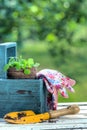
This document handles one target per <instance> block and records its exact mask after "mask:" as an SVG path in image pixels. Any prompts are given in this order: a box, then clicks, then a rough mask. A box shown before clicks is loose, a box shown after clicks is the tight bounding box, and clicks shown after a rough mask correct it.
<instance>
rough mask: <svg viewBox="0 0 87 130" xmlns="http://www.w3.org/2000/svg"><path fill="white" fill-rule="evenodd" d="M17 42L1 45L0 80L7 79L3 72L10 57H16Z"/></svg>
mask: <svg viewBox="0 0 87 130" xmlns="http://www.w3.org/2000/svg"><path fill="white" fill-rule="evenodd" d="M16 50H17V49H16V42H7V43H2V44H0V78H7V74H6V72H5V71H4V70H3V68H4V65H5V64H7V62H8V60H9V58H10V57H16V52H17V51H16Z"/></svg>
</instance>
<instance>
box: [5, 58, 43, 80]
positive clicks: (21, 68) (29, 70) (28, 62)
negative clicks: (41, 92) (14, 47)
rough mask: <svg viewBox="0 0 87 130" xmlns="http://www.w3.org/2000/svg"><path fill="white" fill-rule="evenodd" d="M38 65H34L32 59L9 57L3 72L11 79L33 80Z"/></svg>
mask: <svg viewBox="0 0 87 130" xmlns="http://www.w3.org/2000/svg"><path fill="white" fill-rule="evenodd" d="M39 65H40V64H39V63H34V60H33V58H29V59H23V58H22V57H21V56H20V57H17V58H15V57H11V58H10V59H9V61H8V63H7V64H6V65H5V66H4V70H5V71H7V76H8V78H11V79H28V78H30V79H34V78H36V72H37V67H38V66H39Z"/></svg>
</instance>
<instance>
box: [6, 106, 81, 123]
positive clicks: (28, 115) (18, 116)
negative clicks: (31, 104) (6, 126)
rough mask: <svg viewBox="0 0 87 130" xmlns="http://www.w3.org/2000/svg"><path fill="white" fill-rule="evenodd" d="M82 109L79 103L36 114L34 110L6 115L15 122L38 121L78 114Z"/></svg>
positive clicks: (8, 120) (7, 118)
mask: <svg viewBox="0 0 87 130" xmlns="http://www.w3.org/2000/svg"><path fill="white" fill-rule="evenodd" d="M79 111H80V109H79V107H78V105H71V106H68V107H67V108H63V109H60V110H53V111H49V112H46V113H43V114H35V113H34V112H33V111H20V112H10V113H8V114H6V115H5V116H4V119H5V121H7V122H9V123H14V124H30V123H38V122H42V121H45V120H48V119H52V118H57V117H59V116H64V115H69V114H76V113H78V112H79Z"/></svg>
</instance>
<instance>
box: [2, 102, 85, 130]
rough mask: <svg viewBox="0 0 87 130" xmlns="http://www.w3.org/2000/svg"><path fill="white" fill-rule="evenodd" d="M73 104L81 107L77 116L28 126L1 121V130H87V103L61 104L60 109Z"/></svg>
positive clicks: (63, 117)
mask: <svg viewBox="0 0 87 130" xmlns="http://www.w3.org/2000/svg"><path fill="white" fill-rule="evenodd" d="M73 104H78V105H79V107H80V112H79V113H78V114H76V115H66V116H62V117H59V118H57V119H51V120H50V121H46V122H43V123H37V124H26V125H16V124H9V123H7V122H5V121H4V119H0V130H74V129H75V130H87V102H81V103H74V102H73V103H59V104H58V109H61V108H66V107H67V106H69V105H73Z"/></svg>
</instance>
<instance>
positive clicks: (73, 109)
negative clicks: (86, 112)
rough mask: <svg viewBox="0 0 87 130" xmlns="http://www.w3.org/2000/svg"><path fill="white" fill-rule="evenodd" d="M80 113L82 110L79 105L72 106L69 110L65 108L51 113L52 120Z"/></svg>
mask: <svg viewBox="0 0 87 130" xmlns="http://www.w3.org/2000/svg"><path fill="white" fill-rule="evenodd" d="M79 111H80V108H79V106H78V105H71V106H68V107H67V108H63V109H60V110H56V111H50V112H49V114H50V118H57V117H59V116H64V115H69V114H76V113H78V112H79Z"/></svg>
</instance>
